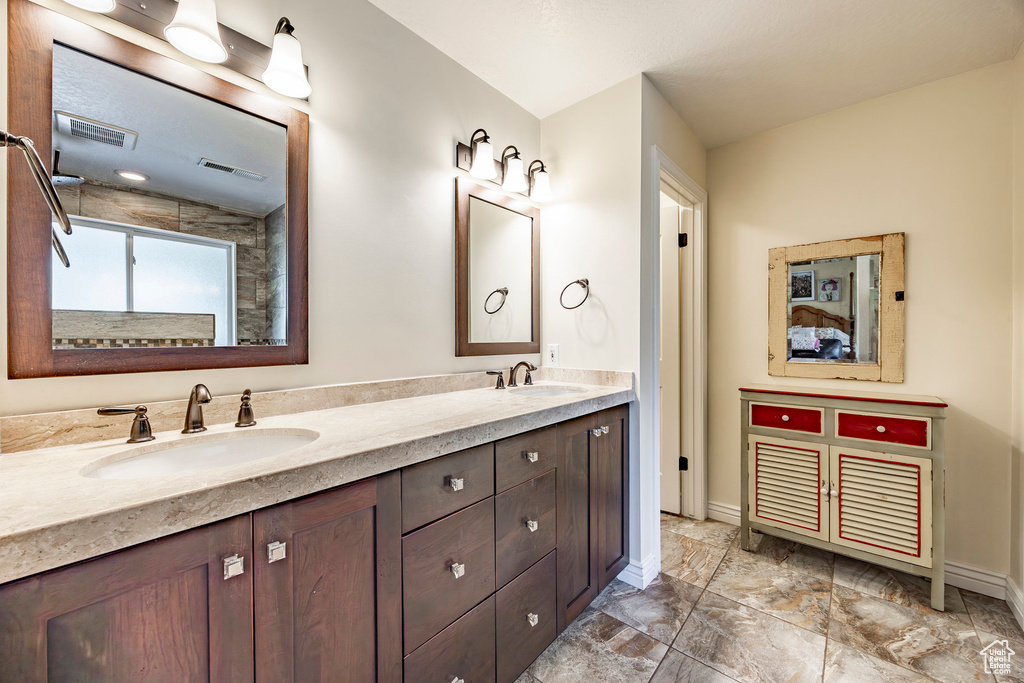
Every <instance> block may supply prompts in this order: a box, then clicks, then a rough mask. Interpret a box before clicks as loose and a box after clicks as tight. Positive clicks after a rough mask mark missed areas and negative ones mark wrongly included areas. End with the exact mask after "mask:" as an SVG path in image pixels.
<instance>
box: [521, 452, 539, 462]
mask: <svg viewBox="0 0 1024 683" xmlns="http://www.w3.org/2000/svg"><path fill="white" fill-rule="evenodd" d="M523 457H524V458H526V459H527V460H529V461H530V462H537V461H538V460H540V453H538V452H537V451H530V452H528V453H523Z"/></svg>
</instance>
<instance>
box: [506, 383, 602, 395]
mask: <svg viewBox="0 0 1024 683" xmlns="http://www.w3.org/2000/svg"><path fill="white" fill-rule="evenodd" d="M512 391H514V392H515V393H517V394H526V395H527V396H571V395H572V394H579V393H582V392H584V391H586V389H584V388H583V387H571V386H562V385H550V384H548V385H544V384H540V385H526V386H522V387H516V388H514V389H512Z"/></svg>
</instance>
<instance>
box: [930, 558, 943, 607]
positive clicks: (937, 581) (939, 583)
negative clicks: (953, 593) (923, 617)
mask: <svg viewBox="0 0 1024 683" xmlns="http://www.w3.org/2000/svg"><path fill="white" fill-rule="evenodd" d="M945 601H946V572H945V570H944V569H943V568H942V567H939V568H938V569H936V570H935V572H934V573H933V574H932V609H934V610H938V611H940V612H943V611H945V609H946V605H945Z"/></svg>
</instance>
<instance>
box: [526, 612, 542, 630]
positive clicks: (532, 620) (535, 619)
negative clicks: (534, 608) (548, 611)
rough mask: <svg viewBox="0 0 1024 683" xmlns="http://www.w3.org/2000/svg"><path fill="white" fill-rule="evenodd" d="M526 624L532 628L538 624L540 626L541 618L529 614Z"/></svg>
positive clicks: (531, 613)
mask: <svg viewBox="0 0 1024 683" xmlns="http://www.w3.org/2000/svg"><path fill="white" fill-rule="evenodd" d="M526 622H527V623H528V624H529V625H530V626H531V627H533V626H536V625H537V624H539V623H540V617H538V616H537V615H536V614H534V613H533V612H530V613H529V614H527V615H526Z"/></svg>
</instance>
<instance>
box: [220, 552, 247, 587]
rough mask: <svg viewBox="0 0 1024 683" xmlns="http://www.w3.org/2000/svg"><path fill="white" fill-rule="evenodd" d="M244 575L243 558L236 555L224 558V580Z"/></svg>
mask: <svg viewBox="0 0 1024 683" xmlns="http://www.w3.org/2000/svg"><path fill="white" fill-rule="evenodd" d="M244 573H245V558H244V557H239V556H238V555H232V556H231V557H225V558H224V580H225V581H227V580H228V579H233V578H235V577H236V576H240V575H242V574H244Z"/></svg>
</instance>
